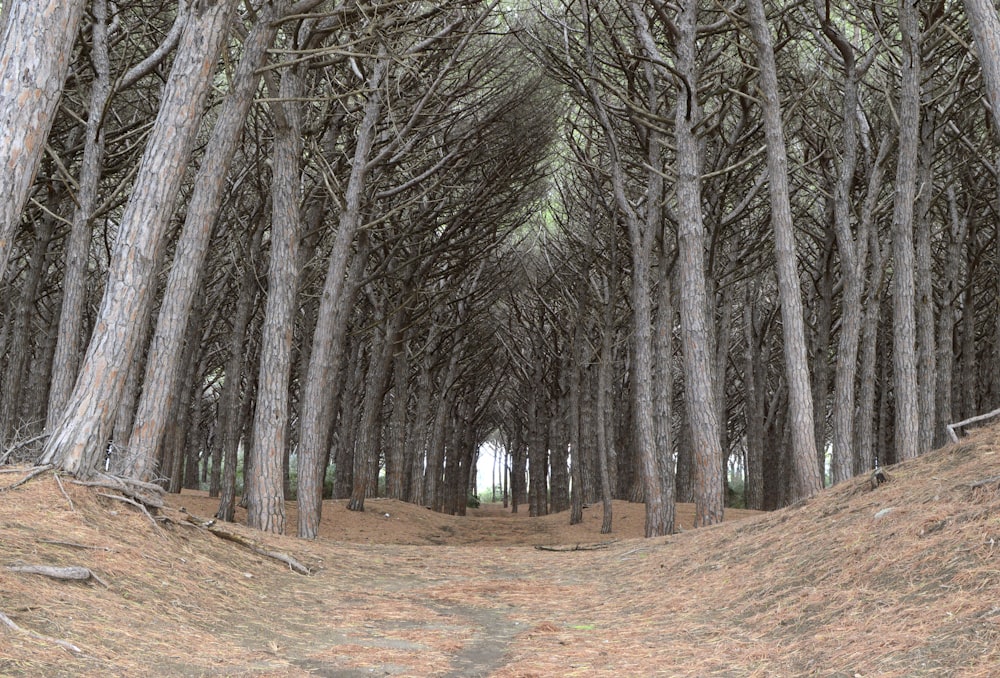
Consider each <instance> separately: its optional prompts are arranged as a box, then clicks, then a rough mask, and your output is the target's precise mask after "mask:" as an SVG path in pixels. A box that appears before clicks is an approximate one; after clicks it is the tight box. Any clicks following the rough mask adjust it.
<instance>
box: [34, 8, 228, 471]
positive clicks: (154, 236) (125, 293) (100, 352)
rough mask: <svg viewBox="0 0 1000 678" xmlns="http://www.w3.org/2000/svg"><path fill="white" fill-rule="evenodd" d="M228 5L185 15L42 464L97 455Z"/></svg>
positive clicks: (69, 467) (130, 354)
mask: <svg viewBox="0 0 1000 678" xmlns="http://www.w3.org/2000/svg"><path fill="white" fill-rule="evenodd" d="M235 4H236V2H235V0H224V1H221V2H217V3H215V4H213V5H209V6H206V7H202V8H201V10H200V11H198V10H192V14H191V16H190V18H189V20H188V24H187V26H186V27H185V30H184V33H183V35H182V37H181V42H180V45H179V47H178V53H177V56H176V58H175V61H174V65H173V67H172V68H171V71H170V78H169V79H168V81H167V85H166V88H165V90H164V94H163V100H162V102H161V104H160V109H159V113H158V115H157V118H156V123H155V124H154V126H153V129H152V131H151V133H150V138H149V141H148V143H147V146H146V150H145V153H144V154H143V159H142V162H141V164H140V167H139V170H138V174H137V176H136V181H135V188H134V190H133V192H132V197H131V199H130V200H129V202H128V205H127V206H126V208H125V213H124V214H123V215H122V221H121V227H120V229H119V232H118V237H117V240H116V242H115V249H114V254H113V257H112V261H111V266H110V270H109V279H108V285H107V287H106V289H105V293H104V299H103V300H102V302H101V309H100V311H99V313H98V318H97V322H96V324H95V328H94V333H93V336H92V338H91V342H90V346H89V348H88V350H87V354H86V357H85V358H84V362H83V365H82V367H81V370H80V375H79V377H78V379H77V382H76V386H75V388H74V390H73V394H72V395H71V397H70V400H69V401H68V404H67V407H66V411H65V414H64V415H63V417H62V419H61V420H60V422H59V424H58V426H57V429H56V430H55V431H54V432H53V434H52V436H51V437H50V438H49V440H48V442H47V443H46V446H45V450H44V453H43V456H42V459H43V462H42V463H55V464H58V465H59V466H60V467H61V468H62V469H63V470H65V471H67V472H69V473H73V474H77V475H81V476H86V475H88V474H89V473H90V472H91V470H92V469H93V468H94V467H95V466H96V463H97V461H98V459H99V458H100V455H101V454H102V453H103V452H104V447H105V445H106V444H107V440H108V436H109V434H110V430H111V425H112V423H113V417H114V415H115V412H116V408H117V405H118V402H119V399H120V398H121V395H122V390H123V388H124V383H125V378H126V376H127V372H128V367H129V365H130V364H131V363H132V362H134V359H135V353H136V350H137V348H138V339H139V336H140V334H141V332H140V330H141V328H142V326H143V324H144V323H145V319H146V318H147V317H148V315H149V310H150V305H151V303H152V297H153V291H154V289H155V281H154V276H155V274H156V269H157V265H158V262H159V260H160V253H161V250H162V243H163V238H164V234H165V231H166V227H167V225H168V223H169V221H170V216H171V214H172V210H173V206H174V201H175V199H176V197H177V194H178V193H179V191H180V185H181V182H182V180H183V177H184V172H185V170H186V168H187V163H188V161H189V159H190V156H191V151H192V149H193V147H194V143H195V139H196V136H197V132H198V127H199V123H200V122H201V117H202V113H203V109H204V101H205V96H206V94H207V92H208V88H209V85H210V84H211V80H212V74H213V73H214V71H215V66H216V57H217V55H218V52H219V48H220V46H221V44H222V42H223V40H224V39H225V37H226V35H227V33H228V27H229V20H230V16H231V14H232V10H233V7H234V6H235Z"/></svg>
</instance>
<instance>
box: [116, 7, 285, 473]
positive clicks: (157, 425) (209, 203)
mask: <svg viewBox="0 0 1000 678" xmlns="http://www.w3.org/2000/svg"><path fill="white" fill-rule="evenodd" d="M283 4H284V3H272V4H268V5H267V6H266V7H265V9H264V10H263V12H262V13H261V15H260V17H259V18H258V21H257V24H256V26H254V29H253V30H252V31H251V33H250V35H249V37H248V38H247V39H246V40H245V41H244V43H243V56H242V58H241V59H240V63H239V66H238V67H237V69H236V74H235V76H234V77H233V82H232V85H231V89H230V92H229V95H228V96H227V97H226V100H225V103H224V104H223V106H222V110H221V111H220V113H219V117H218V119H217V120H216V122H215V127H214V128H213V130H212V136H211V138H210V139H209V141H208V145H207V147H206V148H205V156H204V160H203V161H202V164H201V167H200V168H199V170H198V174H197V177H196V179H195V181H194V190H193V192H192V195H191V200H190V202H189V203H188V206H187V216H186V218H185V220H184V227H183V229H182V231H181V236H180V240H179V241H178V243H177V251H176V253H175V254H174V260H173V265H172V266H171V268H170V275H169V277H168V279H167V288H166V291H165V292H164V295H163V302H162V303H161V305H160V311H159V315H158V317H157V324H156V331H155V333H154V334H153V339H152V343H151V346H150V353H149V359H148V361H147V363H146V376H145V378H144V379H143V382H142V397H141V398H140V400H139V405H138V409H137V411H136V415H135V419H134V420H133V422H132V428H131V434H130V435H129V438H128V448H129V459H130V460H131V464H130V465H129V467H128V468H127V470H126V473H127V474H128V475H129V476H131V477H133V478H136V479H138V480H149V479H150V477H151V476H152V475H153V474H155V472H156V468H155V466H156V460H157V459H158V458H160V456H161V453H160V446H161V445H162V441H163V434H164V431H165V430H166V427H167V423H168V422H167V413H168V412H169V411H170V403H171V401H172V400H173V399H174V398H175V397H177V390H178V386H177V379H178V376H179V372H180V365H181V362H182V358H181V356H182V354H183V350H184V341H183V339H184V333H185V329H186V327H187V325H188V316H189V315H190V314H191V307H192V304H193V303H194V297H195V293H196V291H197V289H198V282H199V281H200V280H201V277H202V271H203V269H204V264H205V258H206V256H207V253H208V244H209V240H210V238H211V235H212V230H213V227H214V225H215V223H216V222H217V220H218V213H219V208H220V206H221V205H222V198H223V194H224V192H225V188H226V177H227V176H228V174H229V168H230V165H231V164H232V159H233V154H234V153H235V151H236V145H237V143H238V142H239V140H240V137H241V136H242V135H243V125H244V121H245V120H246V117H247V112H248V111H249V110H250V104H251V103H252V102H253V97H254V93H255V92H256V90H257V84H258V83H259V81H260V73H259V71H258V69H259V68H260V66H261V64H262V63H263V62H264V59H265V58H266V56H267V49H268V48H269V47H270V46H271V42H272V41H273V40H274V35H275V33H276V31H277V25H276V24H275V20H276V19H277V18H278V16H280V13H281V10H282V5H283ZM182 388H186V386H184V387H182Z"/></svg>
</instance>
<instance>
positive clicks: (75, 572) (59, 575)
mask: <svg viewBox="0 0 1000 678" xmlns="http://www.w3.org/2000/svg"><path fill="white" fill-rule="evenodd" d="M7 569H8V570H9V571H11V572H21V573H22V574H40V575H42V576H43V577H49V578H50V579H62V580H69V581H89V580H91V579H93V580H94V581H96V582H98V583H99V584H101V585H102V586H104V588H111V587H110V586H108V583H107V582H106V581H104V580H103V579H101V578H100V577H98V576H97V575H96V574H94V571H93V570H91V569H90V568H89V567H81V566H79V565H71V566H69V567H53V566H52V565H8V566H7Z"/></svg>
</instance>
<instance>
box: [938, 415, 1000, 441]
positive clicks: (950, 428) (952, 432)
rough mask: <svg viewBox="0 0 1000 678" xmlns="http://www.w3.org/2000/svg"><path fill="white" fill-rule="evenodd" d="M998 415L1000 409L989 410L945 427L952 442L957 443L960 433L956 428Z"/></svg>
mask: <svg viewBox="0 0 1000 678" xmlns="http://www.w3.org/2000/svg"><path fill="white" fill-rule="evenodd" d="M997 416H1000V409H996V410H993V411H992V412H987V413H986V414H977V415H976V416H974V417H969V418H968V419H963V420H962V421H956V422H955V423H954V424H948V425H947V426H945V429H946V430H947V431H948V437H949V438H951V442H953V443H957V442H958V434H957V433H955V429H956V428H961V427H963V426H968V425H969V424H975V423H976V422H980V421H983V420H984V419H992V418H993V417H997Z"/></svg>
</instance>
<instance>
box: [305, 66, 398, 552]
mask: <svg viewBox="0 0 1000 678" xmlns="http://www.w3.org/2000/svg"><path fill="white" fill-rule="evenodd" d="M387 68H388V61H387V59H386V58H385V57H384V55H383V56H382V57H380V58H379V59H378V60H377V61H376V62H375V65H374V67H373V68H372V72H371V75H370V76H369V79H368V101H367V103H366V104H365V112H364V117H363V119H362V121H361V126H360V127H359V129H358V138H357V145H356V146H355V148H354V162H353V164H352V169H351V176H350V178H349V179H348V183H347V193H346V195H345V198H344V209H343V210H341V213H340V221H339V223H338V227H337V236H336V238H335V239H334V243H333V249H332V251H331V252H330V259H329V261H328V262H327V272H326V281H325V282H324V285H323V292H322V295H321V297H320V307H319V317H318V319H317V321H316V330H315V332H314V334H313V348H312V354H311V356H310V362H309V372H308V375H307V378H306V382H305V384H304V385H303V394H302V398H303V408H302V418H301V422H300V446H299V480H298V483H299V486H298V497H299V502H300V505H299V535H300V536H302V537H303V538H305V539H314V538H315V537H316V534H317V531H318V529H319V521H320V515H321V513H322V509H323V502H322V500H321V499H322V491H323V478H322V476H323V469H322V464H323V461H324V460H325V459H326V447H327V440H328V439H329V431H330V421H331V419H332V417H331V416H330V410H331V400H330V398H329V397H327V394H328V393H329V389H330V385H331V381H332V379H333V377H334V374H333V372H334V370H335V369H336V368H337V366H338V365H339V362H340V351H341V350H342V348H343V347H342V344H343V342H342V341H339V342H338V341H335V339H336V338H337V337H338V335H342V333H343V329H342V328H338V327H336V326H335V325H334V322H335V321H337V320H339V321H340V322H342V323H346V322H347V320H348V317H347V316H346V315H345V314H340V313H336V312H335V311H336V309H337V308H338V305H339V304H341V301H342V299H341V297H342V295H343V285H344V279H345V271H346V270H347V265H348V263H349V261H350V256H351V244H352V243H353V242H354V237H355V235H356V234H357V230H358V228H359V226H360V225H361V204H362V200H363V198H364V188H365V180H366V179H367V176H368V169H369V168H368V161H369V156H370V154H371V149H372V144H373V143H374V140H375V126H376V124H377V123H378V119H379V116H380V114H381V112H382V94H381V87H382V80H383V78H384V77H385V73H386V70H387ZM356 483H357V479H355V484H356ZM363 503H364V499H363V498H362V505H363Z"/></svg>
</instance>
